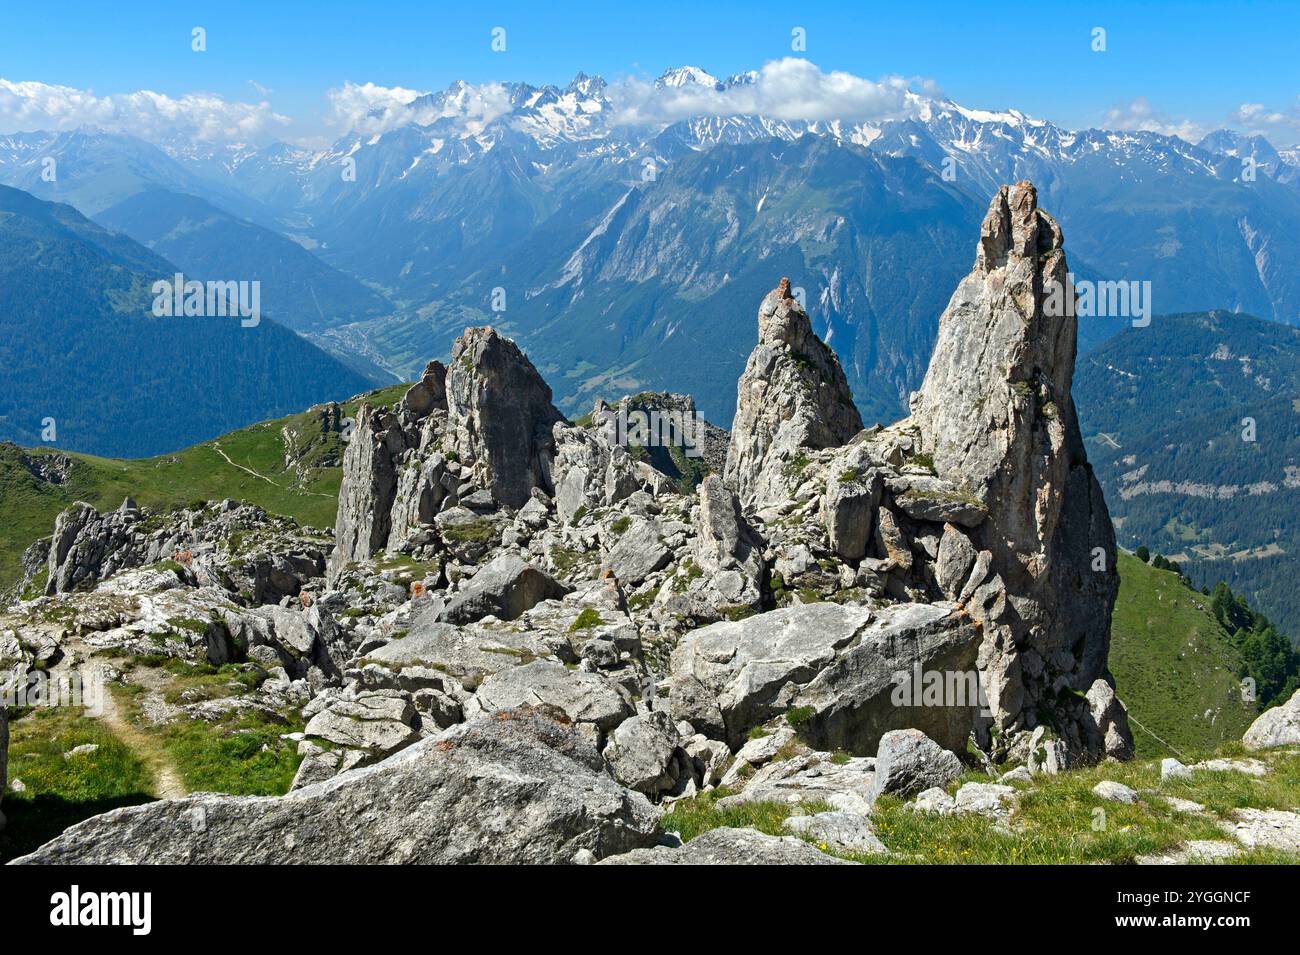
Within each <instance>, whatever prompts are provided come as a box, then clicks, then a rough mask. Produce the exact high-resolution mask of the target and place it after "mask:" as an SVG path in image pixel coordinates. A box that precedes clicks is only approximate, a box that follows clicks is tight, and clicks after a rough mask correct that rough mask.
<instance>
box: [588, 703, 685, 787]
mask: <svg viewBox="0 0 1300 955" xmlns="http://www.w3.org/2000/svg"><path fill="white" fill-rule="evenodd" d="M680 745H681V737H680V736H679V735H678V733H677V724H675V723H674V722H673V720H672V717H670V716H669V715H668V714H667V713H666V712H664V711H663V710H651V711H650V712H649V713H647V714H645V715H644V716H634V717H632V718H631V719H627V720H624V721H623V722H622V723H620V724H619V725H618V727H617V728H616V729H615V730H614V731H613V733H611V734H610V738H609V742H608V743H607V744H606V746H605V762H606V763H608V764H609V770H610V772H611V773H612V774H613V776H614V778H615V779H617V780H618V781H619V782H620V783H622V784H623V785H624V786H627V787H628V788H630V789H635V790H636V791H637V792H642V793H646V794H647V795H651V796H653V795H656V794H658V793H661V792H666V791H668V790H671V789H672V788H673V787H674V786H675V785H676V784H677V780H678V778H679V776H680V771H681V769H682V768H683V767H684V765H685V763H684V760H679V759H677V753H678V750H679V748H680Z"/></svg>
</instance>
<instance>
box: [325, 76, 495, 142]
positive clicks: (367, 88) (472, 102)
mask: <svg viewBox="0 0 1300 955" xmlns="http://www.w3.org/2000/svg"><path fill="white" fill-rule="evenodd" d="M326 98H327V99H328V100H329V104H330V111H329V115H328V117H327V120H326V122H327V124H328V125H329V126H331V127H333V128H335V129H337V130H339V131H340V132H358V133H364V134H375V133H386V132H388V131H390V130H393V129H397V128H399V127H401V126H405V125H407V124H408V123H418V124H420V125H428V124H429V123H432V122H435V121H437V120H439V119H445V118H459V119H460V120H461V121H462V126H463V131H464V132H467V133H476V132H478V131H479V130H480V129H482V128H483V127H484V126H485V125H487V124H488V123H490V122H492V120H494V119H496V118H497V117H498V116H501V115H503V114H505V113H507V112H509V111H510V94H509V91H508V90H507V89H506V88H505V87H504V86H503V85H502V84H500V83H484V84H482V85H480V86H471V85H469V84H468V83H455V84H453V85H452V86H451V87H449V88H448V89H447V90H446V91H445V92H442V93H434V94H429V93H421V92H419V91H418V90H410V89H405V88H403V87H401V86H378V85H376V84H374V83H360V84H358V83H344V84H343V85H342V86H341V87H338V88H335V89H332V90H330V91H329V92H328V93H326Z"/></svg>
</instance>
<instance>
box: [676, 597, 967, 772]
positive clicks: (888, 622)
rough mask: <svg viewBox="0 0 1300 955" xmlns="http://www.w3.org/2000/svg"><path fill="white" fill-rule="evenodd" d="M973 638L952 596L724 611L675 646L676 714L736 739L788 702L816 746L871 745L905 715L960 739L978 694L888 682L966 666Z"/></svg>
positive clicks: (949, 740)
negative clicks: (741, 616)
mask: <svg viewBox="0 0 1300 955" xmlns="http://www.w3.org/2000/svg"><path fill="white" fill-rule="evenodd" d="M977 640H978V634H977V632H976V629H975V627H974V625H973V623H972V622H971V621H970V619H969V617H967V616H966V615H965V614H964V613H962V612H961V611H959V610H958V609H957V608H956V607H955V606H954V605H951V604H900V605H897V606H893V607H885V608H882V609H880V610H869V609H867V608H865V607H843V606H840V605H838V604H830V603H826V604H806V605H801V606H795V607H788V608H785V609H781V610H773V611H770V612H768V613H765V614H760V615H758V616H756V617H751V618H749V619H747V620H742V621H737V622H732V621H724V622H721V623H716V624H713V625H711V626H708V627H702V628H700V629H699V630H695V631H692V632H691V633H689V634H687V635H686V637H685V638H684V639H683V640H682V641H681V643H679V644H678V646H677V648H676V649H675V650H674V651H673V654H672V680H673V684H672V692H671V695H670V700H671V703H672V714H673V716H674V718H676V719H679V720H685V721H687V722H689V723H691V725H692V726H694V727H695V728H696V730H698V731H700V732H703V733H705V734H706V735H712V734H718V733H719V732H720V733H722V734H725V735H722V736H720V738H722V739H725V740H726V741H727V743H728V744H729V745H731V746H732V748H733V749H738V748H739V747H740V745H741V744H742V743H743V741H744V739H745V737H746V735H747V734H748V732H749V730H750V729H752V728H753V727H755V726H759V725H761V724H762V723H764V722H765V721H767V720H768V719H771V718H772V717H774V716H779V715H781V714H782V713H788V712H790V711H794V712H797V713H798V714H799V721H798V727H797V728H798V730H799V733H800V735H801V736H802V737H804V739H805V740H806V741H807V742H808V743H809V744H810V745H812V746H815V747H817V748H819V749H825V750H833V749H842V750H845V751H847V752H850V753H854V754H857V755H863V756H865V755H871V754H874V753H875V751H876V745H877V744H878V743H879V741H880V738H881V736H883V735H884V734H885V733H886V732H887V731H889V730H891V729H901V728H906V727H918V728H920V729H921V730H923V731H924V732H925V734H926V735H927V736H929V737H930V738H931V739H933V740H935V741H936V742H938V743H939V744H940V745H941V746H944V747H945V748H948V749H959V748H960V747H962V746H964V744H965V741H966V738H967V737H968V736H969V735H970V730H971V726H972V725H973V722H974V718H975V713H976V710H977V709H978V699H977V698H975V699H970V700H963V701H961V702H962V705H929V703H927V701H926V700H925V699H914V700H910V699H902V698H900V697H899V696H898V694H896V693H895V690H896V689H898V687H899V685H900V683H899V680H898V674H903V675H904V676H905V677H910V676H911V674H912V672H913V670H914V668H916V667H919V668H920V669H921V670H923V671H924V670H931V671H941V672H944V673H949V672H951V673H960V672H971V671H973V668H974V662H975V646H976V643H977ZM909 685H910V684H909ZM950 702H951V703H953V704H955V703H956V702H957V701H955V700H954V701H950Z"/></svg>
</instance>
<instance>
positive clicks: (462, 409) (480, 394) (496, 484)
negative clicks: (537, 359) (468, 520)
mask: <svg viewBox="0 0 1300 955" xmlns="http://www.w3.org/2000/svg"><path fill="white" fill-rule="evenodd" d="M447 411H448V421H449V423H450V426H451V427H450V435H449V441H448V444H449V447H450V450H451V451H452V452H454V453H455V454H457V455H458V456H459V458H460V460H461V461H462V462H463V463H465V464H466V465H468V467H469V478H470V480H471V481H472V482H473V483H474V484H475V485H477V486H478V487H481V488H487V489H489V490H490V491H491V492H492V495H493V497H494V498H495V499H496V500H498V501H500V502H501V503H503V504H507V505H509V506H510V507H523V505H524V503H525V502H526V501H527V500H528V497H529V494H530V493H531V491H532V489H533V488H535V487H538V488H541V489H542V490H544V491H546V492H547V493H550V492H551V491H552V490H553V485H552V483H551V480H552V478H551V459H552V458H553V456H554V453H555V451H554V447H555V442H554V438H553V436H552V434H551V429H552V428H553V427H554V426H555V424H556V423H557V422H560V421H563V420H564V416H563V415H561V414H560V413H559V412H558V411H556V410H555V408H554V406H552V404H551V387H550V385H548V384H547V383H546V382H545V381H544V380H542V376H541V375H539V374H538V373H537V369H536V368H534V367H533V364H532V362H530V361H529V360H528V359H527V357H525V356H524V353H523V352H521V351H520V350H519V347H518V346H517V345H516V344H515V343H514V342H512V341H510V340H509V339H508V338H502V337H501V336H500V335H498V334H497V333H496V330H495V329H492V328H490V327H486V326H485V327H481V328H467V329H465V332H464V334H462V335H461V336H460V337H459V338H457V339H456V343H455V344H454V345H453V346H452V349H451V368H450V371H449V372H448V374H447Z"/></svg>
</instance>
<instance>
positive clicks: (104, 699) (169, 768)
mask: <svg viewBox="0 0 1300 955" xmlns="http://www.w3.org/2000/svg"><path fill="white" fill-rule="evenodd" d="M81 673H82V679H83V680H84V681H85V682H86V684H87V685H89V686H97V687H99V688H100V693H99V712H98V713H93V712H92V713H90V714H89V715H92V716H94V717H95V718H96V719H100V720H103V721H104V723H105V725H106V726H108V728H109V730H110V731H111V732H112V733H113V735H114V736H116V737H117V738H118V739H119V740H121V741H122V742H123V743H125V744H126V745H127V747H129V748H130V750H131V751H132V752H133V753H135V754H136V755H137V756H139V757H140V758H141V759H143V760H144V762H145V765H146V766H148V767H149V770H150V772H151V773H152V774H153V778H154V788H153V794H154V795H155V796H157V797H158V798H159V799H180V798H182V797H183V796H185V795H186V792H187V790H186V789H185V783H184V782H182V781H181V774H180V773H179V772H178V771H177V769H176V767H175V766H174V765H172V762H171V760H169V759H168V758H167V754H166V753H165V752H164V751H163V749H162V747H161V746H159V745H158V744H157V742H155V741H154V740H153V739H151V738H150V737H149V736H148V735H147V734H146V733H144V732H143V731H141V730H140V729H139V727H137V726H136V725H135V724H133V723H132V722H131V721H130V720H128V719H127V718H126V717H125V716H123V715H122V710H121V707H119V706H118V702H117V697H115V696H114V695H113V692H112V690H111V689H110V688H109V682H108V680H107V679H105V678H104V675H103V671H102V670H101V669H100V668H99V666H98V665H97V664H95V663H87V664H86V665H85V666H83V667H82V671H81Z"/></svg>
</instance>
